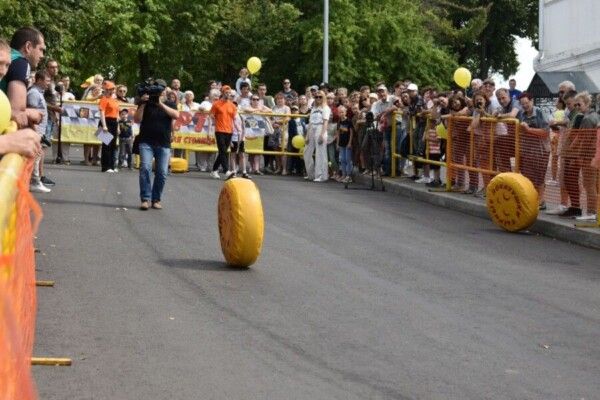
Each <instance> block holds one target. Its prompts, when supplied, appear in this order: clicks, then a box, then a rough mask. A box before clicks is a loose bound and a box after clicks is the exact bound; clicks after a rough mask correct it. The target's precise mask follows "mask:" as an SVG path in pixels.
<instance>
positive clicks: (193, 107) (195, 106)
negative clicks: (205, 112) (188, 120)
mask: <svg viewBox="0 0 600 400" xmlns="http://www.w3.org/2000/svg"><path fill="white" fill-rule="evenodd" d="M199 109H200V104H198V103H196V102H195V101H192V105H191V106H190V105H188V104H187V103H181V111H187V112H191V111H198V110H199Z"/></svg>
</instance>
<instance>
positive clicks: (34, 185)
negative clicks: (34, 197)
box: [29, 182, 52, 193]
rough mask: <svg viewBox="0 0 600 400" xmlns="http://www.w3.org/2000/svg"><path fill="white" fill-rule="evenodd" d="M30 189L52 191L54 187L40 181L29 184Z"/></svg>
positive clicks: (41, 191)
mask: <svg viewBox="0 0 600 400" xmlns="http://www.w3.org/2000/svg"><path fill="white" fill-rule="evenodd" d="M29 191H30V192H32V193H50V192H51V191H52V189H50V188H48V187H46V186H44V184H43V183H42V182H38V183H32V184H31V185H29Z"/></svg>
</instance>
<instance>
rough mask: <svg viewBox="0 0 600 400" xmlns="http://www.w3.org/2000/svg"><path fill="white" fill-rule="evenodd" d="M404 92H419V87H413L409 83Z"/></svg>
mask: <svg viewBox="0 0 600 400" xmlns="http://www.w3.org/2000/svg"><path fill="white" fill-rule="evenodd" d="M406 90H414V91H419V87H418V86H417V85H415V84H414V83H411V84H409V85H408V86H407V87H406Z"/></svg>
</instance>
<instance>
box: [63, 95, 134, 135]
mask: <svg viewBox="0 0 600 400" xmlns="http://www.w3.org/2000/svg"><path fill="white" fill-rule="evenodd" d="M62 107H63V113H62V131H61V141H62V142H63V143H80V144H101V142H100V140H98V138H97V137H96V131H97V130H98V126H99V125H100V109H99V108H98V103H97V102H89V101H65V102H63V105H62ZM120 108H126V109H128V110H129V119H130V120H133V113H134V112H135V109H136V106H135V105H133V104H125V103H123V104H121V105H120ZM133 131H134V134H137V132H138V131H139V126H137V125H134V126H133ZM55 139H56V138H55Z"/></svg>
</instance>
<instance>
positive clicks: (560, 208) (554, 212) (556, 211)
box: [546, 204, 569, 215]
mask: <svg viewBox="0 0 600 400" xmlns="http://www.w3.org/2000/svg"><path fill="white" fill-rule="evenodd" d="M568 209H569V207H567V206H563V205H562V204H560V205H559V206H558V207H556V208H555V209H552V210H548V211H546V214H548V215H560V214H562V213H564V212H565V211H567V210H568Z"/></svg>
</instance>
